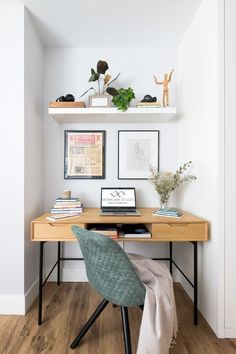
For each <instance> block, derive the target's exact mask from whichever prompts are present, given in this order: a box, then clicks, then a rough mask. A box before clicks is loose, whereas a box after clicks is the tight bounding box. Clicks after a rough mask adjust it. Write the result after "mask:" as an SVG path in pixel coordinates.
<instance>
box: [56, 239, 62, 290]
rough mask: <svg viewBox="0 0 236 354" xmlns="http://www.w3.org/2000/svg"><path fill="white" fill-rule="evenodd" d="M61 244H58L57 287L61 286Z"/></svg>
mask: <svg viewBox="0 0 236 354" xmlns="http://www.w3.org/2000/svg"><path fill="white" fill-rule="evenodd" d="M60 260H61V242H60V241H59V242H58V244H57V285H60V278H61V262H60Z"/></svg>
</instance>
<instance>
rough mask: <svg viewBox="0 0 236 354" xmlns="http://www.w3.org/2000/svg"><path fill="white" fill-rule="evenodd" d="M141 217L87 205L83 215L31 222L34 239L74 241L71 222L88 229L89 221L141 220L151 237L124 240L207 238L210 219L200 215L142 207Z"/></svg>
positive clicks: (203, 239) (132, 221) (126, 221)
mask: <svg viewBox="0 0 236 354" xmlns="http://www.w3.org/2000/svg"><path fill="white" fill-rule="evenodd" d="M139 210H140V212H141V215H140V216H123V215H122V216H100V215H99V211H100V209H98V208H86V209H85V211H84V212H83V213H82V215H81V216H78V217H73V218H68V219H62V220H60V221H59V220H57V221H56V222H53V221H50V220H48V219H47V218H46V217H47V216H48V215H49V213H45V214H43V215H41V216H39V217H38V218H36V219H34V220H33V221H32V225H31V226H32V227H31V240H32V241H75V240H76V239H75V237H74V235H73V233H72V232H71V230H70V228H71V225H78V226H80V227H84V228H86V227H87V225H88V224H109V223H113V224H114V223H115V224H132V223H133V224H134V223H142V224H145V225H146V226H147V228H148V229H149V231H150V232H151V234H152V238H150V239H133V238H132V239H124V238H120V239H118V241H119V240H120V241H122V242H123V241H125V242H157V241H207V239H208V222H207V221H206V220H205V219H202V218H199V217H197V216H194V215H191V214H188V213H185V212H184V213H183V216H182V217H181V218H171V217H161V216H153V215H152V213H153V211H154V210H155V209H154V208H139Z"/></svg>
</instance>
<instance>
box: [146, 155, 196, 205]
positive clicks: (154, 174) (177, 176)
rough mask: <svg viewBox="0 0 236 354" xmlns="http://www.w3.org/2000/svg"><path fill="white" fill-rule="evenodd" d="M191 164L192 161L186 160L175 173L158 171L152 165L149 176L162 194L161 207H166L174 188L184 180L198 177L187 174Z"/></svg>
mask: <svg viewBox="0 0 236 354" xmlns="http://www.w3.org/2000/svg"><path fill="white" fill-rule="evenodd" d="M191 164H192V161H188V162H186V163H185V164H184V165H183V166H180V167H179V169H178V170H177V171H176V172H175V173H173V172H170V171H164V172H158V171H156V170H155V169H154V168H153V167H152V166H151V167H150V172H151V176H150V177H149V181H150V182H151V183H152V184H153V186H154V188H155V190H156V191H157V193H158V194H159V196H160V202H161V207H166V204H167V202H168V199H169V197H170V194H171V192H172V191H173V190H174V189H176V188H177V187H178V186H180V185H181V184H182V183H183V182H187V181H190V180H195V179H196V178H197V177H196V176H193V175H186V174H185V171H186V170H187V169H188V168H189V167H190V166H191Z"/></svg>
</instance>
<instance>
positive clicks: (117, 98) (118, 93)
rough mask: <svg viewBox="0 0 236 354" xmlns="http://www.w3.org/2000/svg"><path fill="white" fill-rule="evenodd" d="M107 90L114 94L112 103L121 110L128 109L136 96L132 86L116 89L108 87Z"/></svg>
mask: <svg viewBox="0 0 236 354" xmlns="http://www.w3.org/2000/svg"><path fill="white" fill-rule="evenodd" d="M106 92H107V93H109V94H110V95H111V96H113V99H112V103H113V104H114V106H115V107H117V109H118V110H120V111H123V112H124V111H126V110H127V109H128V107H129V104H130V102H131V101H132V99H133V98H135V94H134V91H133V89H132V88H131V87H128V88H127V89H125V88H120V89H118V90H116V89H115V88H113V87H108V88H107V89H106Z"/></svg>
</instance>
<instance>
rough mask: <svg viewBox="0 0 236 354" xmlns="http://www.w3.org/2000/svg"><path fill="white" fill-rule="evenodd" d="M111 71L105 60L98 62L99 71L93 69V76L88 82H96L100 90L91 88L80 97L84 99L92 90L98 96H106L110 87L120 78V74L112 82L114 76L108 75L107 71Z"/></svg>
mask: <svg viewBox="0 0 236 354" xmlns="http://www.w3.org/2000/svg"><path fill="white" fill-rule="evenodd" d="M108 69H109V66H108V64H107V62H106V61H105V60H99V61H98V62H97V69H96V71H95V69H93V68H91V76H90V78H89V80H88V82H96V81H97V85H98V88H97V90H96V89H95V88H94V87H90V88H89V89H88V90H87V91H85V92H84V93H83V94H82V95H81V96H80V97H83V96H84V95H86V93H88V92H89V91H90V90H94V91H95V94H98V95H104V93H105V92H106V90H107V88H108V87H109V86H110V84H111V83H112V82H114V81H115V80H116V79H118V77H119V76H120V73H119V74H118V75H117V76H116V77H115V78H114V79H113V80H112V76H111V75H109V74H107V73H106V72H107V70H108Z"/></svg>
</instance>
